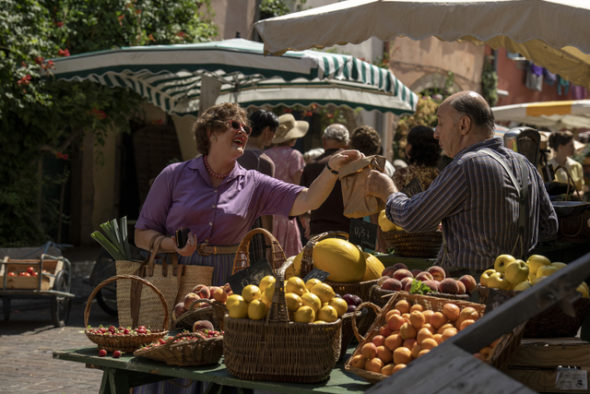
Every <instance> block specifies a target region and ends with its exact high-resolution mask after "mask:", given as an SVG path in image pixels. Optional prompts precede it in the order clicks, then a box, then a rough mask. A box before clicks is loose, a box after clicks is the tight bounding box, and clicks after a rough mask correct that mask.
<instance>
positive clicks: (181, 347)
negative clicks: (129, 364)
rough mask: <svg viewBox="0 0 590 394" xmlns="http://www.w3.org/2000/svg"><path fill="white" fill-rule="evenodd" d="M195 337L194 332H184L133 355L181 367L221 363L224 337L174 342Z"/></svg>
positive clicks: (138, 350) (139, 350)
mask: <svg viewBox="0 0 590 394" xmlns="http://www.w3.org/2000/svg"><path fill="white" fill-rule="evenodd" d="M194 337H195V334H194V333H190V332H183V333H180V334H177V335H175V336H174V337H170V338H168V339H167V340H166V342H165V343H163V344H161V345H158V346H146V347H144V348H140V349H137V350H136V351H135V352H133V355H134V356H139V357H145V358H149V359H150V360H156V361H162V362H165V363H166V364H167V365H175V366H181V367H198V366H202V365H210V364H217V363H219V360H220V359H221V355H222V353H223V337H215V338H199V339H198V340H193V341H181V342H177V343H174V341H176V340H178V339H183V338H186V339H190V338H194Z"/></svg>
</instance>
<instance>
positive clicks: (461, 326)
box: [459, 319, 475, 330]
mask: <svg viewBox="0 0 590 394" xmlns="http://www.w3.org/2000/svg"><path fill="white" fill-rule="evenodd" d="M473 323H475V320H473V319H465V320H463V321H462V322H461V324H459V330H464V329H465V327H467V326H470V325H472V324H473Z"/></svg>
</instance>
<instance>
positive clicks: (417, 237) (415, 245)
mask: <svg viewBox="0 0 590 394" xmlns="http://www.w3.org/2000/svg"><path fill="white" fill-rule="evenodd" d="M382 234H383V236H382V239H383V243H384V247H385V250H389V249H391V248H393V249H394V251H395V254H398V255H400V256H405V257H436V256H437V255H438V251H439V250H440V247H441V245H442V233H441V232H440V231H428V232H424V233H408V232H407V231H403V230H394V231H387V232H384V233H382Z"/></svg>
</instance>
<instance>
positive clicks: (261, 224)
mask: <svg viewBox="0 0 590 394" xmlns="http://www.w3.org/2000/svg"><path fill="white" fill-rule="evenodd" d="M248 119H249V121H250V126H251V127H252V132H251V133H250V137H249V138H248V143H247V144H246V149H245V150H244V154H243V155H242V156H240V157H239V158H238V163H239V164H240V165H241V166H242V167H244V168H245V169H247V170H257V171H260V172H261V173H263V174H265V175H268V176H272V177H274V176H275V164H274V162H273V161H272V159H271V158H270V157H268V156H267V155H266V154H265V153H264V149H266V148H268V147H269V146H270V145H271V142H272V139H273V137H274V135H275V132H276V130H277V127H279V120H278V118H277V116H276V115H275V114H273V113H272V112H270V111H265V110H257V111H254V112H252V113H251V114H250V116H249V117H248ZM272 218H273V216H272V215H264V216H262V217H259V218H257V219H256V221H255V222H254V225H253V226H252V228H253V229H254V228H264V229H266V230H268V231H269V232H271V233H272ZM265 246H266V239H265V237H264V235H262V234H257V235H255V236H254V237H253V238H252V239H251V240H250V249H249V250H250V261H260V260H262V259H264V258H265Z"/></svg>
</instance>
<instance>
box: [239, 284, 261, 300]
mask: <svg viewBox="0 0 590 394" xmlns="http://www.w3.org/2000/svg"><path fill="white" fill-rule="evenodd" d="M261 296H262V293H261V292H260V287H258V286H256V285H248V286H246V287H244V289H243V290H242V297H244V300H246V302H252V301H254V300H258V299H260V297H261Z"/></svg>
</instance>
